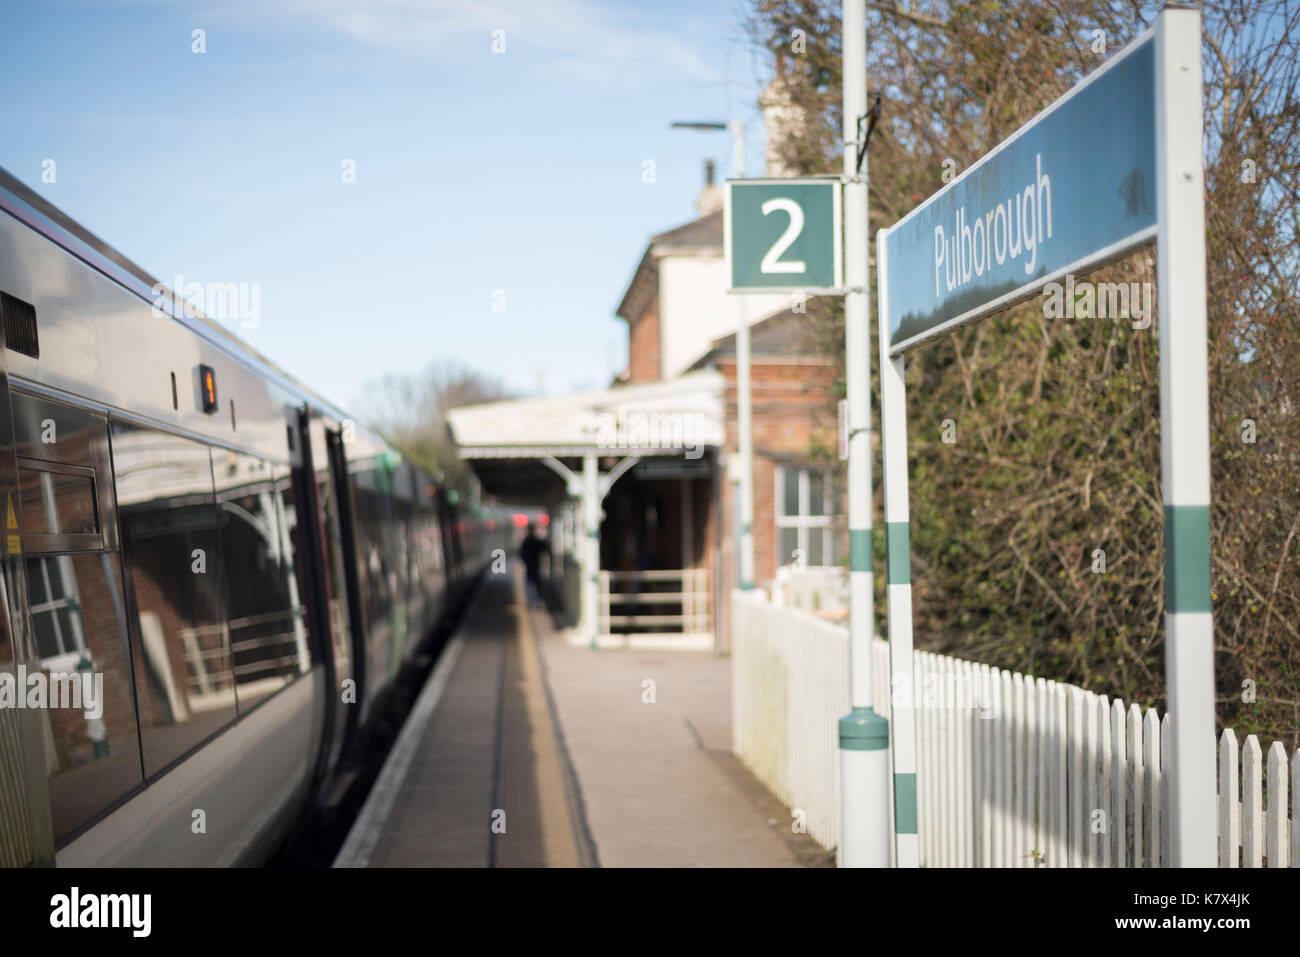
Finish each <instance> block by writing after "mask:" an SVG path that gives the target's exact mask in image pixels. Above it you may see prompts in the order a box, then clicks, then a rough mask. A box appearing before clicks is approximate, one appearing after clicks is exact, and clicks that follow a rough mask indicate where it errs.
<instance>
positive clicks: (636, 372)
mask: <svg viewBox="0 0 1300 957" xmlns="http://www.w3.org/2000/svg"><path fill="white" fill-rule="evenodd" d="M627 337H628V341H627V369H628V381H629V382H655V381H657V380H658V379H659V305H658V303H657V302H656V301H655V300H654V299H653V298H651V300H650V302H649V303H648V304H647V305H646V307H645V309H644V310H642V312H641V314H640V315H639V316H637V317H636V319H634V320H633V321H632V322H631V323H630V324H629V326H628V333H627Z"/></svg>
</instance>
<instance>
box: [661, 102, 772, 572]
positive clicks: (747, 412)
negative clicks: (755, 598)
mask: <svg viewBox="0 0 1300 957" xmlns="http://www.w3.org/2000/svg"><path fill="white" fill-rule="evenodd" d="M672 129H675V130H730V131H731V137H732V139H731V152H732V156H731V170H732V175H733V176H734V177H735V178H736V179H741V178H743V177H744V175H745V124H744V123H742V122H741V121H740V120H733V121H731V122H730V123H722V122H719V121H716V120H713V121H696V122H681V121H679V122H676V123H673V124H672ZM749 365H750V363H749V310H748V308H747V304H746V300H745V297H744V296H737V297H736V433H737V434H736V446H737V452H738V453H739V457H740V476H739V482H738V483H737V484H738V485H739V489H738V491H739V495H738V496H737V497H738V499H739V505H740V516H739V524H740V554H739V556H738V564H739V566H740V567H739V573H740V574H739V576H738V577H739V579H740V587H741V588H742V589H743V590H746V591H748V590H749V589H752V588H753V587H754V528H753V526H754V428H753V407H752V405H751V402H750V385H749Z"/></svg>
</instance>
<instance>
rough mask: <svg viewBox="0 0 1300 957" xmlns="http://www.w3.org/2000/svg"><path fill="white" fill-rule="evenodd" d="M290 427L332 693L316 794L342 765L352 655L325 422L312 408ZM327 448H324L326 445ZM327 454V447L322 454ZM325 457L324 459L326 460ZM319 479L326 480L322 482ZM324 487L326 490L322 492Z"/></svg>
mask: <svg viewBox="0 0 1300 957" xmlns="http://www.w3.org/2000/svg"><path fill="white" fill-rule="evenodd" d="M286 419H287V422H286V428H287V432H288V438H289V464H290V468H291V471H290V482H291V484H292V489H293V501H294V502H295V503H296V505H297V511H298V520H297V521H296V522H295V523H294V535H295V536H296V538H297V542H296V547H297V549H298V553H299V554H300V555H301V556H302V559H301V560H300V561H299V562H298V568H297V571H298V576H299V586H298V587H299V591H300V592H301V593H302V600H303V603H304V604H305V605H306V607H307V613H308V623H309V633H310V634H312V635H316V636H318V637H317V645H318V647H319V650H320V653H321V656H322V660H323V661H324V663H325V669H326V685H327V687H329V688H330V689H332V692H333V693H332V694H328V695H327V696H326V701H325V714H324V732H323V733H322V734H321V736H320V742H321V747H320V752H319V754H318V756H317V761H316V770H315V775H314V778H313V781H312V789H313V791H317V790H318V789H319V788H320V786H321V785H322V783H323V782H324V781H325V780H326V779H327V778H328V777H329V775H330V774H331V772H332V771H333V769H334V767H335V766H336V765H337V763H338V758H339V753H340V751H341V749H342V744H343V736H344V731H345V728H346V721H345V720H344V717H343V714H342V713H341V709H342V708H345V707H346V704H345V703H344V699H345V695H346V691H347V683H348V682H349V681H351V680H352V664H351V654H350V652H349V649H348V643H347V634H346V630H345V629H344V627H343V622H342V620H341V619H340V618H339V616H338V615H337V613H336V607H337V605H338V603H339V601H340V599H341V596H339V595H338V591H339V588H340V584H339V576H338V574H337V568H336V556H335V555H334V554H333V552H334V548H333V545H334V543H335V542H336V541H337V533H336V532H335V531H334V530H333V528H332V525H333V521H334V518H335V516H334V514H333V513H334V508H333V501H332V499H331V497H330V489H329V483H328V472H327V471H324V470H322V471H320V472H318V471H317V468H316V465H315V458H316V450H315V448H314V445H315V444H316V443H314V442H313V435H312V430H313V428H315V429H317V430H320V429H321V426H320V423H319V421H318V420H317V421H315V422H313V419H312V415H311V411H310V410H309V409H308V408H307V407H305V406H304V407H302V408H290V409H288V410H287V411H286ZM322 446H323V444H322ZM320 451H321V452H322V453H323V452H324V449H323V447H322V448H321V450H320ZM323 457H324V456H323V454H322V458H323ZM318 476H320V477H323V478H324V479H325V481H324V482H323V483H322V482H321V481H320V480H319V478H318ZM322 484H323V485H324V487H323V488H322Z"/></svg>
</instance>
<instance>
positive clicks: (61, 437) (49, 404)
mask: <svg viewBox="0 0 1300 957" xmlns="http://www.w3.org/2000/svg"><path fill="white" fill-rule="evenodd" d="M13 412H14V445H15V448H14V451H15V452H16V453H17V454H18V456H19V457H20V458H29V459H40V460H42V461H45V462H61V463H63V464H65V465H80V466H82V467H85V468H92V467H93V466H94V464H95V459H96V451H97V450H96V448H95V446H99V447H100V449H102V447H103V445H104V442H105V431H104V417H103V416H102V415H98V414H96V413H94V412H90V411H88V410H86V409H79V408H77V407H75V406H70V405H64V404H63V403H61V402H53V401H51V400H49V399H44V398H39V397H37V396H33V395H26V394H24V393H21V392H14V393H13Z"/></svg>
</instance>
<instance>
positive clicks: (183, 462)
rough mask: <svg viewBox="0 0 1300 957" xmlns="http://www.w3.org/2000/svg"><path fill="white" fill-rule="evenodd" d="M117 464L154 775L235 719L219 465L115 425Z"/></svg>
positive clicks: (147, 761) (202, 454)
mask: <svg viewBox="0 0 1300 957" xmlns="http://www.w3.org/2000/svg"><path fill="white" fill-rule="evenodd" d="M113 467H114V480H115V484H116V488H117V508H118V519H119V524H120V526H121V532H122V543H123V552H124V556H125V559H126V565H127V569H128V571H129V574H130V580H131V595H132V597H133V599H134V601H133V604H132V625H133V626H134V627H133V628H132V638H131V640H132V651H133V656H134V659H135V662H136V667H135V689H136V698H137V702H138V708H139V714H140V740H141V743H142V745H143V748H144V769H145V774H146V775H147V776H148V777H153V776H154V775H156V774H158V773H159V772H161V771H162V770H164V769H165V768H166V767H167V766H168V765H170V764H172V763H173V762H175V761H177V760H178V759H180V758H181V757H183V756H184V755H185V754H186V753H187V752H188V751H190V750H192V749H193V748H195V747H196V746H197V745H199V744H200V743H202V742H203V741H204V740H205V739H206V738H208V737H210V736H211V735H213V734H215V733H216V732H218V731H220V730H221V729H222V728H223V727H224V726H225V725H227V724H228V723H229V722H230V721H232V720H233V719H234V717H235V676H234V670H233V668H232V665H231V657H230V643H229V640H228V637H227V633H226V621H225V615H224V610H223V608H222V603H221V558H220V555H221V552H220V548H221V542H220V539H219V536H218V526H219V521H218V515H217V510H216V501H215V496H214V494H213V484H212V461H211V457H210V455H209V451H208V447H207V446H206V445H202V444H200V443H198V442H194V441H191V440H189V439H184V438H181V437H179V436H174V435H170V434H168V433H165V432H160V431H158V430H155V429H150V428H145V427H142V426H136V425H132V424H128V423H124V422H121V421H115V422H114V423H113Z"/></svg>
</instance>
